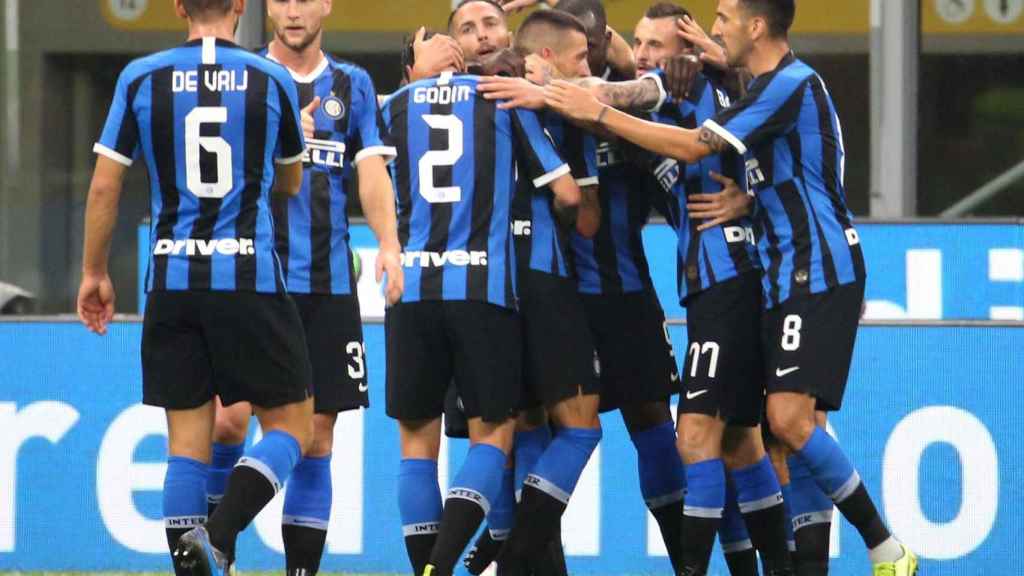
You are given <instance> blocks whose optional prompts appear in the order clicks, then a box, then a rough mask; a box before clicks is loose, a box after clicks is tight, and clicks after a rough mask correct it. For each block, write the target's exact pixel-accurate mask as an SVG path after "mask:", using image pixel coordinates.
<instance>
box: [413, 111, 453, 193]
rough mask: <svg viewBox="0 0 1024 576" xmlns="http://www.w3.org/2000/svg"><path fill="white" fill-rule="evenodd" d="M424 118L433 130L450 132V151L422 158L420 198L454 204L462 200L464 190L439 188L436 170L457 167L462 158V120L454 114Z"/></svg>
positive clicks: (430, 154)
mask: <svg viewBox="0 0 1024 576" xmlns="http://www.w3.org/2000/svg"><path fill="white" fill-rule="evenodd" d="M422 118H423V121H424V122H426V123H427V125H428V126H430V129H431V130H444V131H445V132H448V149H447V150H431V151H429V152H427V153H426V154H424V155H423V157H422V158H420V166H419V170H420V173H419V174H420V196H423V198H424V199H426V201H427V202H430V203H431V204H453V203H455V202H458V201H460V200H462V188H460V187H458V186H438V185H437V184H436V183H435V182H434V168H435V167H438V166H448V167H451V166H455V163H456V162H458V161H459V158H462V120H459V117H458V116H455V115H454V114H424V115H423V116H422Z"/></svg>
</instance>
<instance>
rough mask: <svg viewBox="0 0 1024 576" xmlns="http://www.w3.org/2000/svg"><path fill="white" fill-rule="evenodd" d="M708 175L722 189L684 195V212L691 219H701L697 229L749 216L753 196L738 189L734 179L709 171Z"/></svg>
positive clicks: (752, 207)
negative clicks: (709, 192) (708, 192)
mask: <svg viewBox="0 0 1024 576" xmlns="http://www.w3.org/2000/svg"><path fill="white" fill-rule="evenodd" d="M709 176H710V177H711V179H712V180H714V181H715V182H718V183H719V184H721V185H722V191H721V192H716V193H713V194H691V195H689V196H687V197H686V212H687V214H688V215H689V217H690V219H691V220H701V221H703V222H702V223H701V224H699V225H698V226H697V230H698V231H701V232H703V231H704V230H707V229H708V228H713V227H715V226H718V225H721V224H725V223H727V222H732V221H733V220H738V219H740V218H743V217H744V216H749V215H750V214H751V213H752V212H753V209H754V197H753V196H751V195H750V194H747V193H746V192H744V191H743V190H740V187H739V185H738V184H737V183H736V181H735V180H733V179H732V178H729V177H727V176H723V175H721V174H718V173H717V172H710V173H709Z"/></svg>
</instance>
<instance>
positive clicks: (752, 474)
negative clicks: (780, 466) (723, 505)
mask: <svg viewBox="0 0 1024 576" xmlns="http://www.w3.org/2000/svg"><path fill="white" fill-rule="evenodd" d="M732 478H733V481H734V482H735V484H736V502H737V504H739V508H740V513H742V514H748V513H750V512H757V511H758V510H764V509H765V508H770V507H772V506H777V505H779V504H782V488H781V487H780V486H779V479H778V477H777V476H776V475H775V469H774V468H772V461H771V460H770V459H769V458H768V457H767V456H765V457H764V458H762V459H761V461H760V462H758V463H757V464H754V465H753V466H748V467H746V468H741V469H739V470H735V471H733V472H732Z"/></svg>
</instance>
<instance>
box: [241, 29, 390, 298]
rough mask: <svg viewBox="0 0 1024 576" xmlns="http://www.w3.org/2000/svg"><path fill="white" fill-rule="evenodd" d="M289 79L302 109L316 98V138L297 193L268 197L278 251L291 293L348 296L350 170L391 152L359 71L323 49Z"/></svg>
mask: <svg viewBox="0 0 1024 576" xmlns="http://www.w3.org/2000/svg"><path fill="white" fill-rule="evenodd" d="M261 54H263V55H267V50H266V49H264V50H263V51H261ZM292 77H293V78H294V79H295V83H296V85H297V86H298V91H299V106H300V108H305V107H306V106H308V105H309V103H310V102H312V101H313V98H315V97H317V96H319V97H320V107H319V108H318V109H316V110H315V111H314V112H313V121H314V123H315V127H314V133H313V136H314V137H313V138H311V139H309V140H307V141H306V145H307V146H308V149H307V151H306V154H305V156H304V157H303V167H304V170H303V176H302V190H301V192H300V193H299V195H298V196H293V197H291V198H286V197H283V196H275V197H274V199H273V204H272V207H273V210H274V228H275V231H276V237H277V243H276V246H277V253H278V255H279V256H280V257H281V265H282V267H283V268H284V274H285V279H286V281H287V283H288V291H289V292H297V293H303V294H308V293H313V294H353V293H355V282H356V278H355V275H354V273H353V263H352V255H351V252H350V251H349V244H348V241H349V233H348V191H349V190H354V189H355V186H353V185H352V181H351V176H352V171H351V169H350V168H351V166H352V165H354V164H357V163H358V162H359V161H360V160H362V159H364V158H367V157H370V156H384V157H386V159H387V160H389V161H390V160H391V159H392V158H394V156H395V149H394V148H393V147H391V146H385V145H384V142H383V139H382V133H383V126H382V119H381V116H380V114H379V112H378V111H379V109H378V107H377V93H376V90H375V89H374V86H373V81H372V80H371V79H370V76H369V74H367V73H366V71H365V70H363V69H362V68H360V67H358V66H355V65H354V64H350V63H348V62H341V61H339V60H335V59H334V58H332V57H331V56H329V55H326V54H325V55H324V59H323V61H322V62H321V64H320V65H319V66H318V67H317V68H316V70H314V71H313V72H312V73H310V74H308V75H307V76H305V77H300V76H298V75H296V74H295V73H292Z"/></svg>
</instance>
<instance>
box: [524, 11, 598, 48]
mask: <svg viewBox="0 0 1024 576" xmlns="http://www.w3.org/2000/svg"><path fill="white" fill-rule="evenodd" d="M543 29H548V30H554V31H555V32H571V31H576V32H579V33H580V34H582V35H584V36H586V35H587V28H586V26H584V25H583V22H580V19H579V18H577V17H575V16H573V15H572V14H569V13H568V12H561V11H559V10H535V11H533V12H532V13H531V14H530V15H529V16H527V17H526V20H523V23H522V24H520V26H519V30H518V31H517V32H516V41H515V46H516V51H518V52H519V53H520V54H522V55H524V56H525V55H526V54H525V53H524V52H534V51H536V47H534V46H532V44H534V43H535V37H536V36H537V35H538V34H539V33H541V30H543Z"/></svg>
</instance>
